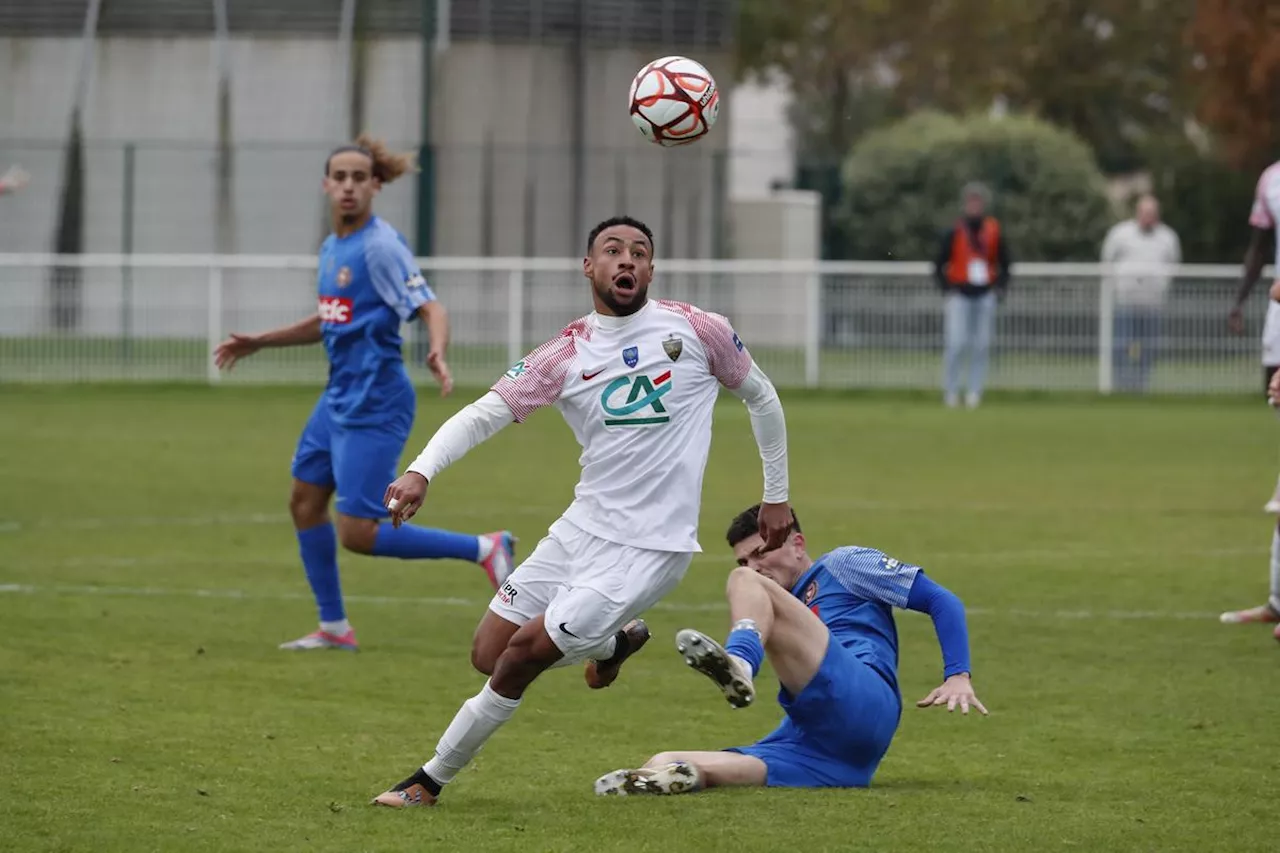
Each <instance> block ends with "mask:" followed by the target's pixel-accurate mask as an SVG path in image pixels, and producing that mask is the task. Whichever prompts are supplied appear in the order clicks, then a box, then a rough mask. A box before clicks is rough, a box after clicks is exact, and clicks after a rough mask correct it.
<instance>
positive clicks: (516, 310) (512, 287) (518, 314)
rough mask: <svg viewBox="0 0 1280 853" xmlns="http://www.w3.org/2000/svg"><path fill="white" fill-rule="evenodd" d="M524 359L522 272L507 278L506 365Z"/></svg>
mask: <svg viewBox="0 0 1280 853" xmlns="http://www.w3.org/2000/svg"><path fill="white" fill-rule="evenodd" d="M523 357H524V271H523V270H520V269H513V270H512V271H511V273H510V274H509V275H508V276H507V364H508V365H511V364H515V363H516V362H517V361H519V360H520V359H521V358H523Z"/></svg>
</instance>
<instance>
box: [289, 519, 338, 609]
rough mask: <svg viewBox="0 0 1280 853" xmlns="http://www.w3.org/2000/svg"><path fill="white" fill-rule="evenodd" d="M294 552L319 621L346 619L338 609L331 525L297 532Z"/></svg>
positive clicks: (334, 540) (335, 546)
mask: <svg viewBox="0 0 1280 853" xmlns="http://www.w3.org/2000/svg"><path fill="white" fill-rule="evenodd" d="M298 550H299V551H301V552H302V567H303V568H304V569H306V571H307V582H308V583H310V584H311V592H312V594H314V595H315V597H316V607H318V608H319V609H320V621H321V622H340V621H342V620H343V619H346V618H347V614H346V611H345V610H344V609H343V607H342V583H341V582H340V581H339V580H338V537H337V534H335V533H334V532H333V524H332V523H329V522H326V523H324V524H321V525H320V526H319V527H312V528H311V529H309V530H299V531H298Z"/></svg>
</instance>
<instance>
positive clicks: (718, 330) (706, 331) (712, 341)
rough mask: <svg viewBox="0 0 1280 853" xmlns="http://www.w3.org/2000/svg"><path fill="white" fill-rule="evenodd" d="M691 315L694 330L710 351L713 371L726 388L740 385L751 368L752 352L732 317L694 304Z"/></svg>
mask: <svg viewBox="0 0 1280 853" xmlns="http://www.w3.org/2000/svg"><path fill="white" fill-rule="evenodd" d="M690 307H691V308H692V306H690ZM688 317H689V322H690V323H691V324H692V325H693V331H694V333H695V334H697V336H698V340H700V341H702V347H703V349H705V350H706V351H707V363H708V364H707V366H708V367H709V368H710V369H711V375H712V376H714V377H715V378H716V379H719V380H720V384H721V385H723V386H724V387H726V388H737V387H738V386H740V385H741V384H742V383H743V380H745V379H746V378H747V374H748V373H750V372H751V353H749V352H747V348H746V346H744V345H743V343H742V339H741V338H739V337H738V334H737V332H735V331H734V330H733V326H732V325H731V324H730V323H729V319H728V318H727V317H724V316H722V315H720V314H711V313H709V312H706V311H701V310H699V309H697V308H692V310H691V311H690V312H689V313H688Z"/></svg>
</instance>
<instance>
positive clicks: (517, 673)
mask: <svg viewBox="0 0 1280 853" xmlns="http://www.w3.org/2000/svg"><path fill="white" fill-rule="evenodd" d="M560 657H561V653H560V649H559V648H557V647H556V644H555V643H553V642H551V638H550V637H549V636H547V633H546V631H544V630H541V627H540V626H539V630H537V631H532V630H529V631H526V630H523V629H522V630H520V631H517V632H516V634H515V636H513V637H512V638H511V642H509V643H508V644H507V647H506V649H505V650H503V652H502V654H500V655H499V656H498V659H497V660H496V661H495V662H494V665H493V674H492V675H491V676H490V683H491V684H492V685H493V689H494V690H496V691H498V693H500V694H501V695H503V696H520V695H522V694H523V693H524V691H525V689H526V688H527V687H528V686H529V685H530V684H532V683H533V681H534V679H536V678H537V677H538V676H539V675H541V674H542V673H543V671H545V670H546V669H547V668H548V667H550V666H551V665H552V664H553V663H555V662H556V661H557V660H559V659H560ZM482 662H483V661H482Z"/></svg>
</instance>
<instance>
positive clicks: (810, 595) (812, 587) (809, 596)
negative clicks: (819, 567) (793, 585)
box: [802, 581, 818, 605]
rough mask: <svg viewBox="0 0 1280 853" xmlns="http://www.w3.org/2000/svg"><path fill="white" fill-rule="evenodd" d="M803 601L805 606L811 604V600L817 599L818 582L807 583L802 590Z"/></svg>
mask: <svg viewBox="0 0 1280 853" xmlns="http://www.w3.org/2000/svg"><path fill="white" fill-rule="evenodd" d="M803 596H804V597H803V599H802V600H803V601H804V603H805V604H806V605H809V604H813V600H814V599H815V598H817V597H818V582H817V581H809V585H808V586H806V587H805V588H804V593H803Z"/></svg>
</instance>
